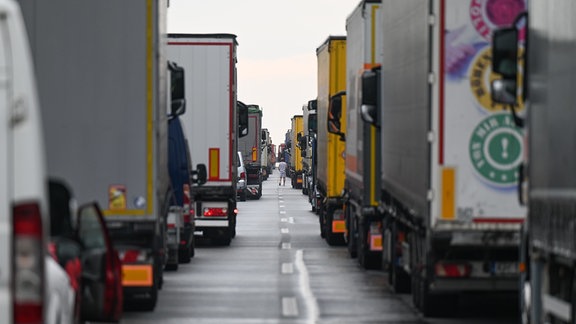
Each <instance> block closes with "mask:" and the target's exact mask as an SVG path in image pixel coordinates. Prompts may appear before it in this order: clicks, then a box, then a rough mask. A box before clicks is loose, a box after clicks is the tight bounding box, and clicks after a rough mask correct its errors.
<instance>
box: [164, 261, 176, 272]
mask: <svg viewBox="0 0 576 324" xmlns="http://www.w3.org/2000/svg"><path fill="white" fill-rule="evenodd" d="M164 269H165V270H167V271H176V270H178V263H168V264H166V265H165V266H164Z"/></svg>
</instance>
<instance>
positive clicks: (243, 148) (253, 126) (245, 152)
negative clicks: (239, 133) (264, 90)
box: [238, 105, 262, 165]
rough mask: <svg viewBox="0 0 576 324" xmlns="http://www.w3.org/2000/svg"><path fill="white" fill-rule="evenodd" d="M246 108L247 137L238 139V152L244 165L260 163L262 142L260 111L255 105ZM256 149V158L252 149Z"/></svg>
mask: <svg viewBox="0 0 576 324" xmlns="http://www.w3.org/2000/svg"><path fill="white" fill-rule="evenodd" d="M247 106H248V135H246V136H244V137H241V138H239V139H238V151H240V152H242V158H243V159H244V164H258V165H260V163H261V159H262V158H261V154H262V152H261V151H260V143H261V142H262V110H261V109H260V107H259V106H257V105H247ZM254 147H255V148H256V157H255V158H254V157H253V156H252V148H254Z"/></svg>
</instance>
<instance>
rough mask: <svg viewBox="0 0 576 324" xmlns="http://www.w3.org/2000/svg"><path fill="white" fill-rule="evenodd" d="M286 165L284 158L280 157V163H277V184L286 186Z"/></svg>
mask: <svg viewBox="0 0 576 324" xmlns="http://www.w3.org/2000/svg"><path fill="white" fill-rule="evenodd" d="M286 167H287V164H286V162H284V159H281V160H280V163H278V171H280V182H279V183H278V185H279V186H286Z"/></svg>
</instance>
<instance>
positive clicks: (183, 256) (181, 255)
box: [178, 239, 194, 263]
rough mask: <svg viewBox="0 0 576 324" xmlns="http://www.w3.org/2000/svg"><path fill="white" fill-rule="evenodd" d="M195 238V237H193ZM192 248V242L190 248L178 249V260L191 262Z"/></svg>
mask: <svg viewBox="0 0 576 324" xmlns="http://www.w3.org/2000/svg"><path fill="white" fill-rule="evenodd" d="M192 240H194V239H192ZM191 250H192V244H191V245H190V248H184V249H179V250H178V262H179V263H190V259H191V257H192V256H191V254H192V253H191Z"/></svg>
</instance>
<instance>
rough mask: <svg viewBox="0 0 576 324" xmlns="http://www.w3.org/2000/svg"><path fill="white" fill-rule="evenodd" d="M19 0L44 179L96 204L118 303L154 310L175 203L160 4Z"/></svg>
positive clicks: (131, 0)
mask: <svg viewBox="0 0 576 324" xmlns="http://www.w3.org/2000/svg"><path fill="white" fill-rule="evenodd" d="M20 3H21V5H22V9H23V13H24V18H25V21H26V25H27V27H28V33H29V35H30V40H31V48H32V52H33V58H34V63H35V66H36V73H37V81H38V88H39V97H40V101H41V103H42V105H43V107H44V113H43V124H44V129H45V132H44V136H45V137H44V138H45V141H46V153H47V166H48V168H47V170H48V175H49V176H50V177H54V178H61V179H64V180H65V181H66V182H67V183H68V184H69V185H70V186H71V187H72V188H73V191H74V192H75V196H76V198H77V199H78V201H96V202H98V204H99V205H100V206H102V207H103V209H104V211H103V212H104V215H105V217H106V220H107V226H108V229H109V231H110V234H111V236H112V239H113V241H114V246H115V248H116V249H117V250H118V251H119V253H120V258H121V261H122V272H123V275H122V276H123V277H122V283H123V287H124V300H125V302H126V303H127V304H133V303H137V304H138V307H141V308H144V309H153V308H154V307H155V305H156V300H157V298H158V289H160V288H161V286H162V282H163V280H162V279H163V268H164V265H165V264H166V259H167V255H166V252H167V251H166V244H167V243H166V219H167V216H168V211H169V206H170V204H171V201H172V197H173V193H172V191H171V190H170V179H169V174H168V164H167V162H168V115H169V114H170V112H169V109H168V101H169V98H168V94H167V88H168V86H167V85H168V83H167V73H168V68H167V61H166V59H165V49H166V46H165V41H164V38H163V36H162V35H164V34H165V32H166V27H165V21H166V9H167V3H166V1H162V0H145V1H141V0H128V1H122V3H117V2H102V1H83V2H82V3H79V2H76V1H71V0H55V1H50V2H49V3H48V2H46V1H35V0H34V1H21V2H20ZM62 12H67V13H68V14H66V15H62ZM54 17H58V19H54ZM126 21H130V24H126ZM71 26H73V28H71ZM78 71H82V73H77V72H78ZM87 76H90V77H87Z"/></svg>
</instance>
